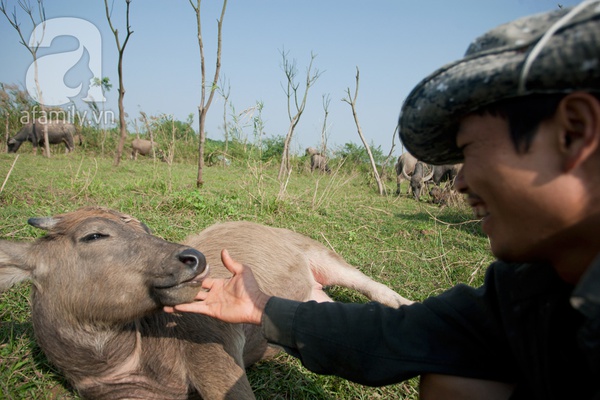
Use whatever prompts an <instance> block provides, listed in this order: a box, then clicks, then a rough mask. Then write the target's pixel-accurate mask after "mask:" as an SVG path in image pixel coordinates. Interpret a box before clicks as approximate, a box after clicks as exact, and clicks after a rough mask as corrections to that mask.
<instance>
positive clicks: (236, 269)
mask: <svg viewBox="0 0 600 400" xmlns="http://www.w3.org/2000/svg"><path fill="white" fill-rule="evenodd" d="M221 261H223V265H225V268H227V269H228V270H229V272H231V273H232V274H234V275H237V274H241V273H242V272H243V271H244V266H243V265H242V263H240V262H237V261H235V260H234V259H233V258H231V256H230V255H229V252H228V251H227V250H226V249H223V250H221Z"/></svg>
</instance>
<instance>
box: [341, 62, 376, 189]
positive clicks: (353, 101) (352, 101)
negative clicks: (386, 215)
mask: <svg viewBox="0 0 600 400" xmlns="http://www.w3.org/2000/svg"><path fill="white" fill-rule="evenodd" d="M358 77H359V71H358V67H356V89H355V91H354V98H352V97H351V96H350V88H348V89H347V93H348V98H344V99H342V101H345V102H346V103H348V104H350V107H351V108H352V115H353V116H354V123H355V124H356V129H357V130H358V136H360V140H361V141H362V143H363V145H364V146H365V149H366V150H367V154H368V155H369V161H370V162H371V168H372V169H373V177H374V178H375V181H377V188H378V189H379V194H380V195H383V194H384V193H385V188H384V186H383V184H382V183H381V178H380V177H379V172H378V171H377V164H375V160H374V159H373V153H372V152H371V148H370V147H369V144H368V143H367V141H366V140H365V137H364V135H363V133H362V129H361V128H360V124H359V122H358V115H357V114H356V98H357V97H358V82H359V80H358Z"/></svg>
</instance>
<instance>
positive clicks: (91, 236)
mask: <svg viewBox="0 0 600 400" xmlns="http://www.w3.org/2000/svg"><path fill="white" fill-rule="evenodd" d="M107 237H108V235H105V234H102V233H90V234H89V235H85V236H84V237H82V238H81V239H80V241H81V242H84V243H87V242H93V241H94V240H99V239H104V238H107Z"/></svg>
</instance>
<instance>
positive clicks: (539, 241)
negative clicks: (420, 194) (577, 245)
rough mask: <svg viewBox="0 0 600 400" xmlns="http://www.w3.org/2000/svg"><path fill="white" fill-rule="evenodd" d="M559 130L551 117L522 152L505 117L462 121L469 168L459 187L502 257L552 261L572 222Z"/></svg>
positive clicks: (461, 175) (459, 140)
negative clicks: (528, 146) (557, 141)
mask: <svg viewBox="0 0 600 400" xmlns="http://www.w3.org/2000/svg"><path fill="white" fill-rule="evenodd" d="M555 129H557V127H556V126H555V125H553V123H552V121H546V122H543V123H542V124H541V125H540V127H539V129H538V132H537V134H536V135H535V138H534V139H533V141H532V143H531V146H530V149H529V151H527V152H526V153H517V151H516V149H515V146H514V145H513V142H512V140H511V139H510V134H509V128H508V123H507V121H506V120H504V119H503V118H500V117H495V116H492V115H489V114H486V115H470V116H467V117H466V118H464V119H463V120H462V122H461V124H460V127H459V131H458V135H457V137H456V142H457V145H458V147H459V148H461V149H462V151H463V155H464V166H463V168H462V170H461V172H460V173H459V175H458V177H457V179H456V184H455V185H456V188H457V190H459V191H460V192H462V193H465V194H467V201H468V202H469V204H470V205H471V207H472V208H473V210H474V212H475V215H476V217H478V218H482V222H481V224H482V229H483V231H484V232H485V233H486V234H487V235H488V237H489V239H490V243H491V247H492V251H493V253H494V255H495V256H496V257H498V258H499V259H502V260H505V261H515V262H525V261H542V260H547V261H548V260H549V261H551V260H552V253H553V252H554V251H556V250H555V247H556V242H557V241H558V240H560V239H559V238H560V236H561V232H563V231H565V228H566V227H567V226H569V224H571V223H572V219H571V218H572V216H571V215H570V214H569V213H570V211H569V210H565V208H568V207H569V201H570V198H569V195H568V193H564V192H565V190H564V188H565V186H564V184H563V183H564V179H565V178H564V176H563V174H562V164H561V159H560V157H559V154H558V151H557V148H558V147H557V143H556V139H555V138H556V137H557V135H555V134H553V130H555ZM561 189H563V190H561Z"/></svg>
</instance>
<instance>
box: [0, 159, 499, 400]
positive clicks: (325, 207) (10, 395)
mask: <svg viewBox="0 0 600 400" xmlns="http://www.w3.org/2000/svg"><path fill="white" fill-rule="evenodd" d="M14 160H15V155H14V154H11V155H8V154H0V184H1V183H2V182H4V179H5V178H6V177H7V176H8V171H9V169H10V167H11V165H12V163H13V161H14ZM112 161H113V160H112V159H109V158H99V157H94V156H93V155H89V154H87V155H82V154H81V153H77V152H76V153H74V154H71V155H68V156H67V155H62V154H57V155H54V156H53V157H52V158H50V159H47V158H44V157H42V156H39V155H38V156H33V155H31V154H27V153H26V152H25V151H23V152H22V153H21V154H20V156H19V158H18V160H17V161H16V164H15V167H14V169H13V170H12V172H11V174H10V176H8V180H7V182H6V185H5V186H4V189H3V190H2V192H1V193H0V217H1V220H2V223H1V224H0V237H1V238H2V239H8V240H33V239H34V238H36V237H39V236H40V235H41V234H42V232H40V231H38V230H35V229H34V228H31V227H29V226H28V225H27V224H26V220H27V219H28V218H29V217H32V216H44V215H53V214H57V213H61V212H65V211H70V210H74V209H77V208H79V207H82V206H88V205H101V206H105V207H110V208H114V209H118V210H120V211H123V212H126V213H129V214H132V215H134V216H136V217H137V218H139V219H141V220H142V221H144V222H145V223H146V224H147V225H148V226H150V227H151V229H152V230H153V231H154V233H155V234H156V235H158V236H160V237H163V238H165V239H167V240H170V241H180V240H182V239H183V238H185V237H186V236H187V235H189V234H192V233H195V232H198V231H200V230H201V229H203V228H205V227H207V226H208V225H211V224H213V223H216V222H221V221H227V220H249V221H255V222H260V223H264V224H267V225H272V226H278V227H284V228H289V229H292V230H295V231H297V232H300V233H303V234H305V235H308V236H310V237H312V238H313V239H316V240H318V241H320V242H322V243H324V244H326V245H328V246H330V247H332V248H333V249H334V250H335V251H337V252H338V253H339V254H341V255H342V256H343V257H344V258H345V259H346V260H347V261H348V262H350V263H351V264H354V265H356V266H358V267H359V268H360V269H361V270H362V271H363V272H365V273H366V274H368V275H370V276H372V277H373V278H374V279H376V280H378V281H381V282H384V283H385V284H387V285H388V286H390V287H392V288H393V289H395V290H396V291H398V292H399V293H400V294H402V295H403V296H405V297H409V298H411V299H414V300H422V299H424V298H426V297H428V296H431V295H435V294H438V293H440V292H442V291H443V290H445V289H447V288H449V287H451V286H453V285H455V284H457V283H460V282H464V283H469V284H473V285H478V284H480V283H481V282H482V278H483V272H484V270H485V267H486V266H487V264H488V263H489V262H490V261H491V260H492V255H491V253H490V252H489V249H488V248H489V246H488V242H487V239H486V237H485V236H484V235H482V234H481V232H480V230H479V228H478V225H477V223H476V222H475V221H472V217H471V212H470V210H469V209H468V208H467V207H465V206H464V205H460V204H459V205H455V206H452V207H445V208H440V207H439V206H437V205H433V204H430V203H427V202H426V201H425V199H422V201H421V202H419V203H417V202H416V201H414V200H413V199H412V198H409V197H407V196H406V195H401V196H400V197H396V196H395V195H394V192H395V181H391V180H390V181H388V182H386V186H387V191H388V194H387V195H385V196H379V195H378V194H377V193H376V190H375V188H374V186H373V185H370V184H369V182H370V179H368V178H367V177H365V176H364V175H359V174H358V173H344V174H341V173H340V174H335V173H334V174H330V175H325V176H324V175H318V174H315V175H311V174H310V173H307V172H306V170H305V169H302V170H301V171H294V172H292V174H291V176H290V179H289V182H288V185H287V189H286V192H285V195H284V196H283V197H278V193H279V183H278V182H277V180H276V176H277V166H276V165H264V164H261V163H258V162H252V161H248V162H243V163H240V164H238V165H231V166H229V167H227V168H223V167H221V166H214V167H210V168H205V170H204V180H205V185H204V187H203V188H202V189H201V190H197V189H196V188H195V180H196V173H197V170H196V166H195V165H191V164H177V163H175V164H173V165H172V166H168V165H167V164H165V163H160V162H154V161H152V160H151V159H138V161H135V162H134V161H131V160H128V159H126V160H123V161H122V163H121V165H120V166H119V167H113V166H112ZM405 185H406V183H405ZM405 190H406V188H403V192H404V191H405ZM29 290H30V287H29V285H28V284H22V285H18V286H17V287H13V288H11V289H10V290H8V291H6V292H5V293H4V294H2V295H1V296H0V390H1V393H2V395H1V396H0V397H1V398H6V399H22V398H36V399H38V398H52V399H55V398H61V399H73V398H78V397H77V395H76V394H75V393H73V392H72V390H71V389H70V388H69V386H68V384H67V383H66V382H65V381H64V380H63V379H61V376H60V373H59V372H58V371H56V370H55V369H53V367H52V366H51V365H49V363H48V362H47V361H46V359H45V357H44V355H43V353H42V352H41V351H40V349H39V348H38V347H37V345H36V344H35V340H34V338H33V332H32V326H31V321H30V312H29V300H28V297H29ZM329 293H330V294H331V296H333V297H334V298H335V299H337V300H339V301H357V302H363V301H365V300H366V299H365V298H363V297H362V296H361V295H359V294H356V293H354V292H351V291H349V290H346V289H342V288H335V287H334V288H330V289H329ZM248 375H249V378H250V381H251V383H252V385H253V388H254V390H255V393H256V396H257V398H259V399H269V400H271V399H332V400H333V399H378V398H380V399H389V398H406V399H416V398H417V394H416V387H417V381H416V380H411V381H408V382H405V383H401V384H398V385H392V386H387V387H382V388H369V387H364V386H360V385H356V384H353V383H350V382H347V381H345V380H343V379H339V378H336V377H328V376H318V375H315V374H312V373H310V372H308V371H307V370H306V369H304V368H303V367H302V366H301V364H300V363H299V362H298V361H297V360H295V359H293V358H292V357H289V356H287V355H285V354H280V355H279V356H277V357H276V358H274V359H271V360H267V361H262V362H260V363H258V364H257V365H255V366H253V367H251V368H249V370H248Z"/></svg>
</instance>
